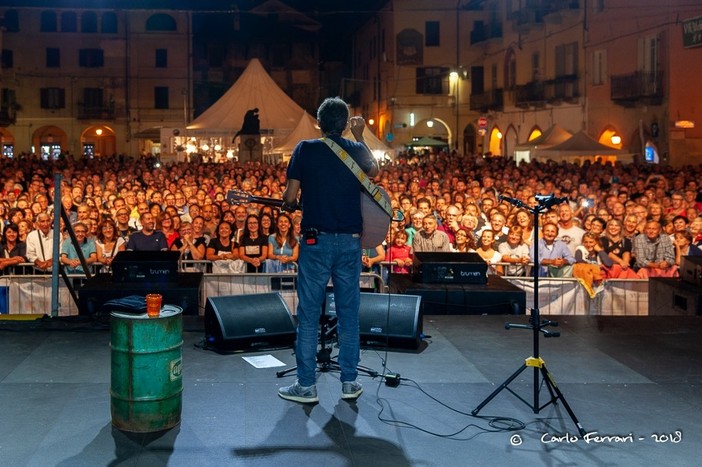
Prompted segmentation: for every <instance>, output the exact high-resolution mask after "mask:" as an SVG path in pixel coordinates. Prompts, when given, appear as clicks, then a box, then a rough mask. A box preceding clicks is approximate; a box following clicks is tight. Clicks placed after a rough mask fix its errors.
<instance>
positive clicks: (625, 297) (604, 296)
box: [0, 261, 648, 316]
mask: <svg viewBox="0 0 702 467" xmlns="http://www.w3.org/2000/svg"><path fill="white" fill-rule="evenodd" d="M385 266H386V267H385V268H382V267H381V274H375V273H363V274H362V275H361V278H360V285H361V288H362V289H363V290H364V291H375V292H386V291H387V286H386V281H385V280H384V278H385V277H387V276H384V274H385V273H387V266H388V265H387V264H386V265H385ZM100 268H101V266H100V265H91V270H92V272H94V273H96V272H99V271H100ZM180 269H181V270H182V271H194V270H195V271H202V272H204V278H203V282H202V293H201V303H200V307H199V309H200V312H201V313H202V312H203V310H204V307H205V304H206V300H207V297H217V296H222V295H241V294H251V293H264V292H279V293H280V294H281V295H282V296H283V297H284V299H285V300H286V302H287V304H288V306H289V308H290V310H291V311H292V312H293V313H295V310H296V308H297V295H296V279H297V274H296V273H295V272H283V273H212V272H208V270H211V262H210V261H182V262H181V264H180ZM3 273H4V274H3V275H1V276H0V314H5V313H11V314H50V311H51V276H50V275H49V274H45V273H40V272H38V271H36V270H34V267H33V266H32V265H31V263H23V264H20V265H17V266H15V267H13V268H8V269H7V270H5V271H3ZM69 277H70V278H71V280H73V282H74V287H75V288H76V289H77V290H78V294H79V295H80V289H79V287H80V285H81V284H82V283H83V282H84V281H85V276H83V275H80V274H72V275H69ZM503 277H504V279H505V280H508V281H509V282H511V283H512V284H514V285H516V286H518V287H520V288H522V289H524V290H525V291H526V293H527V297H526V304H527V308H532V307H533V284H534V281H533V278H531V277H514V276H503ZM59 304H60V310H59V316H69V315H77V314H78V307H77V306H76V304H75V303H74V302H73V300H72V299H71V296H70V294H69V292H68V289H67V288H66V286H65V284H64V283H63V281H59ZM538 305H539V311H540V313H542V314H545V315H549V314H550V315H603V316H645V315H648V281H647V280H645V279H609V280H607V281H605V282H604V286H603V288H602V290H601V291H600V292H599V293H598V294H597V295H596V296H595V297H594V298H591V297H590V296H589V295H588V293H587V292H586V291H585V289H584V288H583V287H582V286H581V285H580V283H579V282H578V281H577V280H576V279H571V278H545V277H541V278H539V304H538Z"/></svg>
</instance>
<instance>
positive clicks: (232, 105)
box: [187, 58, 304, 137]
mask: <svg viewBox="0 0 702 467" xmlns="http://www.w3.org/2000/svg"><path fill="white" fill-rule="evenodd" d="M254 108H258V110H259V120H260V122H261V130H262V131H264V130H265V132H266V133H267V134H269V135H273V136H275V137H284V136H287V135H288V134H289V133H290V132H291V131H292V130H293V129H294V128H295V126H296V125H297V123H298V121H299V120H300V115H302V114H303V113H304V110H303V109H302V107H300V106H299V105H297V104H296V103H295V101H293V100H292V99H291V98H290V97H289V96H288V95H287V94H285V92H284V91H283V90H282V89H281V88H280V87H279V86H278V85H277V84H276V82H275V81H273V78H271V77H270V75H269V74H268V73H267V72H266V70H265V69H264V68H263V65H261V62H260V61H259V60H258V59H257V58H254V59H251V61H250V62H249V64H248V66H247V67H246V69H245V70H244V72H243V73H242V74H241V76H240V77H239V79H238V80H236V82H235V83H234V84H233V85H232V87H231V88H229V90H228V91H227V92H226V93H224V95H223V96H222V97H220V98H219V99H218V100H217V102H215V103H214V104H212V106H211V107H210V108H209V109H207V110H206V111H205V112H203V113H202V115H200V116H199V117H197V118H196V119H195V120H193V121H192V122H191V123H190V125H188V127H187V128H188V130H191V129H219V130H227V131H229V132H231V133H232V135H233V133H236V132H237V131H238V130H239V129H240V128H241V126H242V124H243V123H244V115H245V114H246V111H247V110H251V109H254Z"/></svg>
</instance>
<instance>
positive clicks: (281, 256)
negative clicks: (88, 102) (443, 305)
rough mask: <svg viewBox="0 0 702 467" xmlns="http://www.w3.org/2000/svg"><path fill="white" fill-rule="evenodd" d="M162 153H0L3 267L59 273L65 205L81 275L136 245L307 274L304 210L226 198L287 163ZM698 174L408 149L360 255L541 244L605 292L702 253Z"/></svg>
mask: <svg viewBox="0 0 702 467" xmlns="http://www.w3.org/2000/svg"><path fill="white" fill-rule="evenodd" d="M153 162H154V159H153V158H149V157H139V158H129V157H124V156H120V157H117V156H114V157H106V158H95V159H88V158H73V157H70V156H65V157H61V158H59V159H58V160H55V161H46V160H41V159H40V158H38V157H36V156H33V155H26V154H23V155H20V156H19V157H17V158H15V159H3V160H2V161H0V187H1V188H2V189H1V191H0V221H1V222H0V230H1V232H0V233H1V234H2V243H1V245H0V247H1V248H2V250H1V251H2V255H0V256H1V257H0V270H3V271H4V270H9V268H12V267H15V266H17V265H18V264H22V263H32V265H33V268H34V269H35V270H36V271H38V272H46V271H49V270H50V268H51V265H52V258H53V254H54V252H53V230H52V224H53V222H54V221H56V220H57V219H58V216H57V213H58V211H57V210H56V209H55V206H56V205H57V204H56V203H60V204H61V206H62V207H63V208H64V210H65V212H66V213H67V214H68V222H69V223H70V224H71V226H72V230H73V232H74V233H75V238H76V240H77V245H76V244H75V243H74V242H72V241H70V237H69V236H68V233H67V230H66V229H65V222H63V219H59V221H60V222H61V227H62V228H61V232H62V237H63V238H62V239H61V246H60V251H59V252H58V253H59V259H60V262H61V263H62V264H63V265H64V266H65V268H66V270H67V271H68V272H81V271H82V268H83V265H82V264H81V262H80V261H79V260H78V254H77V248H79V249H80V250H81V251H82V253H83V256H84V258H85V260H86V263H87V264H88V265H90V264H93V263H95V264H99V265H103V266H104V267H109V266H110V262H111V260H112V258H114V256H115V255H116V254H117V252H119V251H122V250H125V249H126V250H177V251H180V253H181V258H182V259H184V260H193V261H194V262H197V261H208V262H211V264H212V265H213V266H212V268H213V271H214V272H280V271H290V270H293V269H294V268H295V264H296V262H297V260H298V255H299V241H300V239H299V235H300V220H301V215H300V213H299V212H296V213H290V214H287V213H284V212H280V211H279V210H278V209H276V208H273V207H271V206H268V205H256V204H232V203H230V201H229V200H228V199H227V198H228V194H229V193H230V192H231V190H241V191H243V192H246V193H251V194H252V195H254V196H257V197H269V198H274V199H282V194H283V191H284V189H285V186H286V175H285V174H286V164H284V163H278V164H266V163H262V162H248V163H244V164H239V163H237V162H225V163H208V164H202V163H185V162H181V163H173V164H166V165H164V166H160V167H155V165H154V164H153ZM57 174H58V175H60V176H57ZM57 179H60V181H59V183H60V191H61V196H60V199H55V198H56V197H55V196H54V195H55V183H56V180H57ZM699 180H702V166H687V167H683V168H673V167H668V166H660V165H627V166H624V165H620V164H600V163H588V162H586V163H584V164H583V165H582V166H581V165H577V164H570V163H554V162H530V163H522V164H520V165H519V166H517V165H516V164H515V163H514V161H513V160H510V159H507V158H501V157H496V158H483V157H474V156H470V155H468V156H466V155H462V154H459V153H456V152H441V153H423V154H415V153H403V154H400V155H398V157H397V158H395V159H394V160H392V161H386V162H385V163H384V164H382V165H381V167H380V174H379V175H378V176H377V177H376V178H375V181H376V183H377V184H378V185H380V186H381V187H383V188H384V189H385V190H386V192H387V193H388V194H389V196H390V200H391V204H392V206H393V207H394V208H395V209H397V210H399V211H402V213H403V214H404V216H403V217H404V221H401V222H393V223H392V225H391V228H390V229H389V232H388V236H387V238H386V241H385V242H384V243H383V244H382V245H378V246H377V248H374V249H370V250H364V252H363V255H362V257H361V258H359V261H361V262H362V266H363V268H364V269H365V270H366V271H378V270H379V269H380V267H381V265H383V264H384V265H386V266H388V267H389V268H390V269H391V270H392V272H395V273H410V272H411V264H412V257H413V254H414V253H415V252H420V251H453V252H474V253H477V254H478V255H479V256H480V257H481V258H483V259H484V260H485V261H486V262H487V263H488V264H489V268H490V269H489V270H490V272H491V273H493V274H504V275H508V276H523V275H529V274H530V271H531V267H532V266H533V260H534V258H535V253H537V252H538V263H539V264H538V266H537V267H538V271H539V273H540V274H541V275H544V276H554V277H571V276H573V277H577V278H579V279H582V280H584V281H585V282H586V283H587V284H588V285H592V287H593V288H594V287H596V286H597V285H598V284H599V283H600V281H602V280H603V279H606V278H647V277H654V276H667V277H670V276H674V275H676V274H677V268H678V267H679V265H680V262H681V260H682V257H684V256H687V255H700V254H702V250H700V248H699V247H700V245H702V217H700V209H702V192H701V191H700V189H701V187H700V185H699V183H700V182H699ZM539 195H553V196H554V197H556V198H563V201H564V202H562V203H559V204H555V205H553V206H551V207H550V208H549V209H543V210H541V209H539V211H540V212H539V215H540V218H539V226H540V229H539V231H538V232H535V231H534V228H533V223H534V217H533V212H532V211H533V208H534V207H535V206H539V198H540V196H539ZM329 196H334V193H329ZM303 209H304V206H303Z"/></svg>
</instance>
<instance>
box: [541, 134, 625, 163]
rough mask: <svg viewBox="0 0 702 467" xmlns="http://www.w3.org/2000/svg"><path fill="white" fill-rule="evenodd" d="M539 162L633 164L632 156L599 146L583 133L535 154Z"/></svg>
mask: <svg viewBox="0 0 702 467" xmlns="http://www.w3.org/2000/svg"><path fill="white" fill-rule="evenodd" d="M535 157H537V158H538V159H540V160H553V161H557V162H576V163H583V162H585V161H586V160H589V161H592V162H595V161H606V162H615V161H619V162H624V163H629V162H633V155H632V154H629V153H627V152H626V151H624V150H622V149H617V148H613V147H611V146H607V145H604V144H601V143H599V142H597V141H595V140H594V139H592V138H591V137H590V136H589V135H588V134H587V133H585V132H584V131H579V132H578V133H576V134H574V135H573V136H571V137H570V138H568V139H567V140H566V141H564V142H562V143H560V144H556V145H554V146H551V147H549V148H545V149H543V150H540V151H538V152H537V153H536V155H535Z"/></svg>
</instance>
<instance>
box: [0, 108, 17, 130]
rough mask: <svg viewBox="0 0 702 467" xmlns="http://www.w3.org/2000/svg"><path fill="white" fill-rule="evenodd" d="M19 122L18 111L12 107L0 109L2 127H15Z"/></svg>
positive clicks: (0, 124)
mask: <svg viewBox="0 0 702 467" xmlns="http://www.w3.org/2000/svg"><path fill="white" fill-rule="evenodd" d="M16 121H17V111H16V110H15V109H14V108H11V107H0V126H10V125H14V124H15V122H16Z"/></svg>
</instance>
